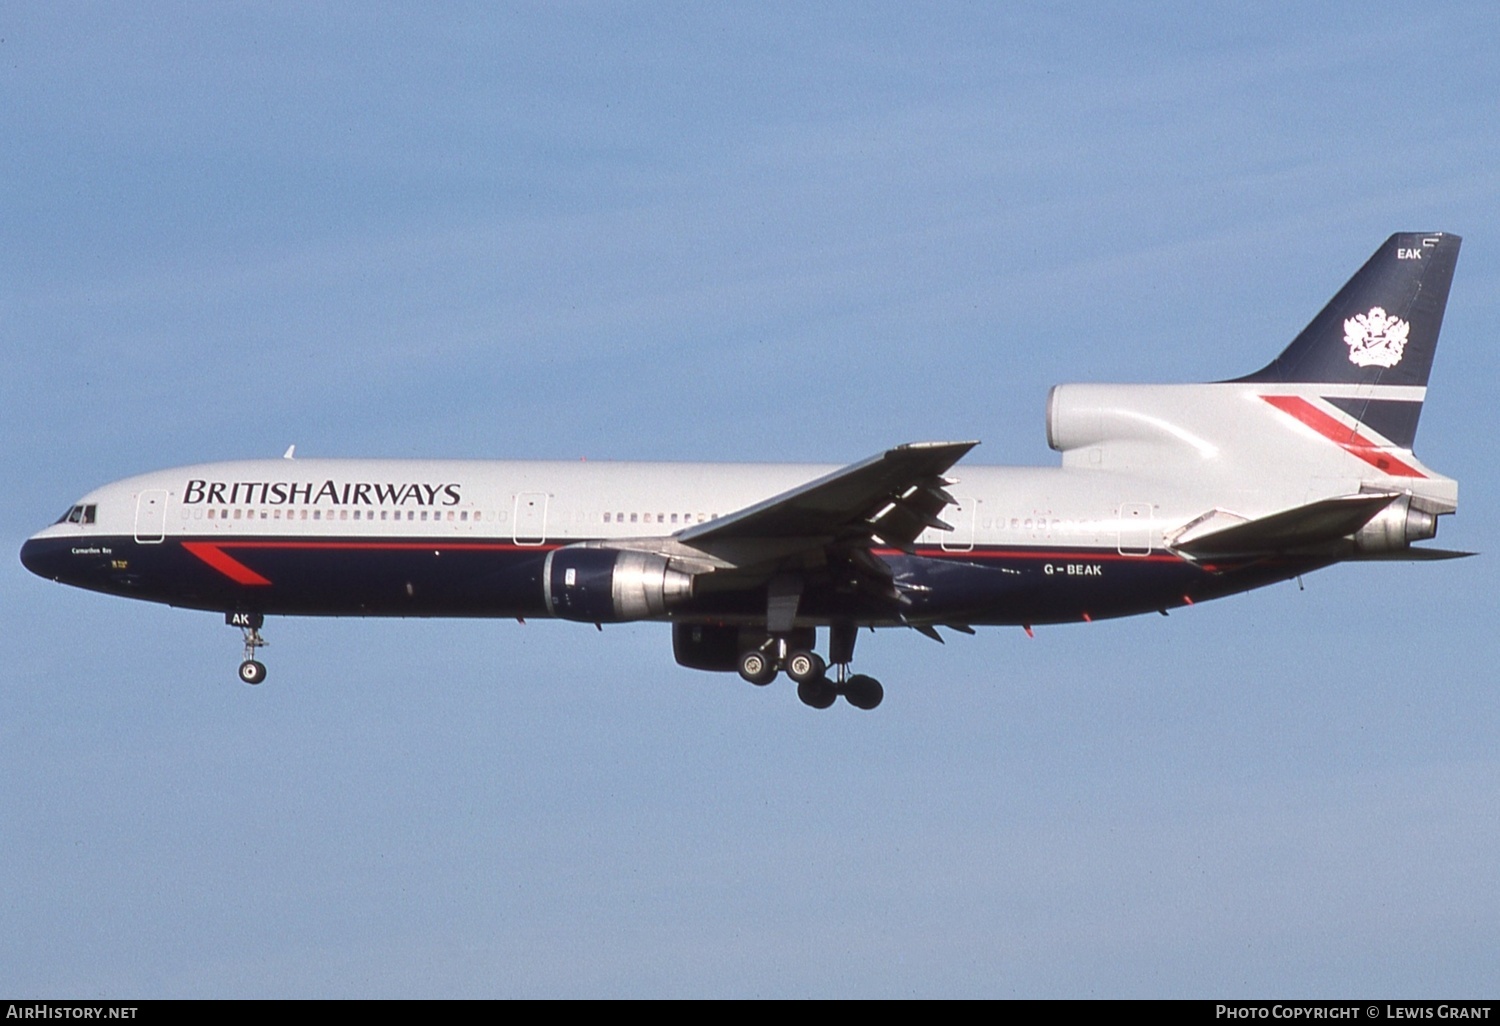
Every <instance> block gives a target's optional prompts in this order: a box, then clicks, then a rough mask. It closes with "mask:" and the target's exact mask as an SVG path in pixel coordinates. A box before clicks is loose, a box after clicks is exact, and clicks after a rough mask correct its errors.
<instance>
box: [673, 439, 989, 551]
mask: <svg viewBox="0 0 1500 1026" xmlns="http://www.w3.org/2000/svg"><path fill="white" fill-rule="evenodd" d="M978 444H979V443H978V442H915V443H912V444H910V445H900V446H897V447H896V448H894V449H887V450H886V451H885V452H883V453H880V454H879V455H876V456H871V457H870V458H869V459H867V460H861V461H860V462H859V463H854V464H851V465H849V466H847V467H844V468H843V469H842V470H836V471H834V472H833V473H832V474H828V475H826V476H824V477H820V478H818V479H817V480H815V481H809V482H808V483H807V484H805V485H801V486H800V487H797V488H793V489H792V490H791V491H789V492H783V493H782V494H780V495H776V496H773V497H771V498H769V499H766V500H765V501H764V502H757V503H756V504H755V505H753V506H747V507H745V508H744V509H742V510H739V511H738V512H735V513H730V514H729V515H727V516H722V517H719V518H718V519H717V520H711V521H709V522H708V523H704V524H697V525H694V526H693V527H689V528H687V529H686V530H684V531H681V532H679V533H678V535H677V539H678V540H679V541H681V542H682V543H684V544H686V545H691V546H692V547H694V548H697V549H702V550H704V551H707V552H717V551H720V550H726V549H732V550H736V551H739V550H745V549H746V548H747V545H746V543H749V544H750V546H751V547H753V546H754V544H755V543H762V544H764V545H765V551H766V552H767V553H769V554H772V558H774V554H775V553H779V552H785V551H787V550H788V549H789V548H791V549H795V548H814V547H824V546H828V545H853V546H856V547H864V548H868V547H869V546H871V545H874V544H883V545H887V546H891V547H894V548H901V549H910V548H911V546H912V544H913V543H914V542H915V541H916V540H917V536H918V535H920V534H921V533H922V532H923V531H924V530H926V529H927V528H929V527H931V528H936V529H937V530H940V531H951V530H952V528H951V527H950V526H948V525H947V524H945V523H943V521H942V520H940V519H939V518H938V513H940V512H942V510H943V508H944V507H945V506H947V505H949V504H951V503H953V502H954V499H953V496H951V495H949V494H948V493H947V491H945V490H944V486H945V485H947V484H950V483H951V482H949V481H948V480H946V479H945V478H944V477H943V473H944V472H945V471H946V470H948V468H949V467H951V466H953V464H955V463H957V462H958V461H959V460H960V459H961V458H963V456H964V454H965V453H967V452H968V451H969V450H970V449H972V448H974V446H976V445H978ZM765 543H769V544H765ZM787 543H791V545H788V544H787Z"/></svg>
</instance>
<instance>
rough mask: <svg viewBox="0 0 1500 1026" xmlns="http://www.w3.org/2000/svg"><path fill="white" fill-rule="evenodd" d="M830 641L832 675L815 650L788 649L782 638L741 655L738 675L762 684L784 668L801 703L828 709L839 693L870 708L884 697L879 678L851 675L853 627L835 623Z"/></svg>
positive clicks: (856, 705) (772, 640)
mask: <svg viewBox="0 0 1500 1026" xmlns="http://www.w3.org/2000/svg"><path fill="white" fill-rule="evenodd" d="M831 633H832V635H833V636H832V637H831V638H830V640H829V655H830V656H831V657H833V659H834V667H833V669H834V675H833V677H832V678H831V679H830V678H829V676H828V663H827V662H825V661H824V660H823V657H822V656H820V655H818V654H817V653H816V652H811V651H808V650H806V649H791V650H790V651H788V649H789V644H788V642H787V640H786V639H785V638H769V639H767V640H766V642H765V644H763V645H761V646H760V647H759V648H752V649H750V650H749V651H747V652H744V653H743V654H742V655H741V656H740V667H739V669H740V676H741V677H743V678H745V679H746V680H748V681H749V682H750V683H751V684H754V685H756V686H758V687H763V686H765V685H767V684H769V683H771V681H773V680H775V679H776V674H777V672H778V671H782V670H784V671H786V675H787V676H788V677H790V678H791V679H792V680H793V682H795V683H796V685H797V697H798V698H799V699H801V701H802V704H803V705H810V706H812V707H813V708H814V709H827V708H828V707H829V706H831V705H832V704H833V703H834V702H835V701H836V700H837V699H838V697H839V696H840V695H843V696H844V700H845V701H847V702H848V703H849V704H850V705H852V706H854V707H855V708H856V709H873V708H875V707H876V706H877V705H879V704H880V702H881V699H883V698H885V689H884V688H883V687H881V686H880V681H878V680H876V679H875V678H874V677H870V676H866V675H865V674H863V673H856V674H852V675H851V674H850V673H849V663H850V661H851V660H852V659H853V656H854V628H853V627H852V626H851V627H848V628H847V629H844V628H843V627H842V625H835V627H834V628H833V630H832V632H831Z"/></svg>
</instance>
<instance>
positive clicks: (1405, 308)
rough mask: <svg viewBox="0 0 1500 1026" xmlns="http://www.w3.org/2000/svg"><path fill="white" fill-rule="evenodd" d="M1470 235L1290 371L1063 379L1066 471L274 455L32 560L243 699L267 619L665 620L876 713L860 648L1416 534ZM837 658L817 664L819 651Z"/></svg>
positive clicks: (933, 462) (1436, 242) (1152, 598)
mask: <svg viewBox="0 0 1500 1026" xmlns="http://www.w3.org/2000/svg"><path fill="white" fill-rule="evenodd" d="M1460 243H1461V240H1460V238H1459V237H1458V236H1457V235H1453V234H1449V233H1442V232H1411V233H1399V234H1396V235H1392V236H1391V237H1390V238H1389V239H1388V240H1386V242H1385V243H1384V244H1383V245H1382V246H1381V247H1380V248H1379V249H1378V250H1377V251H1376V252H1375V254H1374V255H1373V256H1372V257H1371V258H1370V259H1369V260H1368V261H1367V262H1366V263H1365V264H1364V266H1363V267H1361V268H1360V270H1359V271H1357V272H1356V273H1355V274H1354V276H1353V277H1352V278H1351V279H1350V280H1349V281H1348V283H1347V284H1345V285H1344V287H1343V288H1342V289H1341V290H1340V291H1339V292H1338V293H1337V295H1335V296H1334V298H1333V299H1332V300H1331V301H1330V302H1329V303H1328V305H1327V306H1326V307H1324V308H1323V310H1322V312H1320V313H1319V314H1318V315H1317V316H1316V317H1315V318H1313V320H1312V322H1311V323H1310V324H1309V325H1308V326H1307V327H1306V329H1304V330H1303V331H1302V332H1301V334H1299V335H1298V336H1297V337H1296V338H1295V339H1294V340H1293V341H1292V343H1291V344H1290V345H1289V346H1288V347H1287V348H1286V349H1285V351H1283V352H1282V353H1281V354H1280V355H1279V356H1278V357H1276V359H1274V360H1273V361H1271V362H1270V363H1269V364H1267V365H1266V366H1265V367H1263V368H1262V369H1261V370H1259V371H1256V372H1255V373H1253V374H1249V375H1246V376H1244V377H1240V378H1234V379H1231V380H1227V381H1219V382H1213V383H1207V384H1166V385H1107V384H1071V385H1059V386H1057V387H1055V388H1053V389H1052V391H1051V393H1050V395H1049V397H1048V400H1047V415H1046V428H1047V441H1048V444H1049V445H1050V446H1051V448H1052V449H1054V450H1056V451H1057V452H1059V453H1060V454H1061V461H1060V465H1059V466H1053V467H977V466H975V467H969V466H966V467H965V468H964V470H963V471H962V472H961V473H959V472H957V471H955V470H954V467H955V465H956V464H957V463H958V462H959V461H960V460H961V459H962V458H963V457H964V456H965V455H967V454H968V452H969V451H970V450H971V449H972V448H973V447H974V446H975V445H976V444H977V443H975V442H972V441H957V442H917V443H911V444H906V445H898V446H896V447H894V448H890V449H887V450H885V451H883V452H880V453H878V454H876V455H874V456H871V457H869V458H868V459H865V460H861V461H860V462H857V463H853V464H850V465H848V466H843V467H838V466H809V465H797V464H774V463H760V464H710V463H627V462H602V463H601V462H576V463H575V462H536V461H532V462H502V461H489V460H482V461H481V460H468V461H455V460H367V459H300V458H297V457H296V454H295V446H294V447H292V448H291V449H288V450H287V452H286V454H285V456H284V457H283V458H281V459H264V460H246V461H238V462H222V463H209V464H203V465H199V466H190V467H182V468H178V469H173V470H164V471H160V472H156V473H150V474H145V475H141V476H138V477H131V478H127V479H125V480H122V481H117V482H115V483H113V484H108V485H105V486H104V487H102V488H98V489H96V490H94V491H92V492H90V493H89V494H87V495H85V496H83V497H82V498H81V499H79V500H78V501H77V502H76V503H74V504H73V505H72V506H70V507H69V508H68V510H67V512H66V513H64V514H63V516H62V517H61V518H60V519H59V520H58V521H57V522H56V523H54V524H53V525H51V526H50V527H47V528H46V529H45V530H42V531H40V532H39V533H37V534H36V535H34V536H33V537H31V538H30V539H29V540H28V541H26V543H25V544H24V546H23V547H22V549H21V561H22V563H23V564H25V566H26V567H27V569H29V570H31V571H32V572H33V573H36V574H38V575H40V576H41V577H44V578H48V579H50V580H54V581H60V582H62V583H64V584H70V585H73V586H75V587H79V588H86V589H89V590H92V591H100V592H105V593H108V594H113V595H123V596H127V597H130V598H138V599H144V600H147V601H152V602H161V603H167V604H170V605H173V606H179V607H185V608H188V609H197V610H208V611H213V612H218V613H222V614H224V618H225V622H226V623H228V624H230V625H232V626H237V627H239V628H240V629H241V631H242V637H243V641H244V660H243V662H241V664H240V669H239V676H240V679H241V680H243V681H244V682H245V683H247V684H259V683H261V682H262V681H263V680H264V679H265V677H266V668H265V665H264V664H263V663H262V662H261V661H260V660H259V659H257V658H256V655H257V650H258V649H259V648H260V647H262V646H263V645H264V644H265V643H266V642H265V639H264V637H263V636H262V634H261V628H262V627H263V626H264V620H265V617H266V616H278V615H280V616H341V615H355V616H408V617H410V616H418V617H422V616H444V617H510V618H516V619H518V620H521V621H522V622H524V621H525V620H526V619H527V618H534V617H535V618H540V617H555V618H560V619H564V620H572V621H578V622H582V623H591V624H594V625H595V626H596V627H599V628H600V629H602V625H603V624H606V623H623V622H629V621H641V620H646V621H665V622H669V623H670V624H671V625H672V649H673V654H674V656H675V657H676V660H677V662H678V663H679V664H681V665H682V666H685V667H689V668H692V669H697V670H707V671H721V672H735V671H737V672H738V673H739V674H740V676H741V677H743V678H744V679H745V680H747V681H749V682H750V683H752V684H756V685H765V684H768V683H770V682H771V681H772V680H773V679H774V678H775V677H776V676H777V675H778V674H779V673H785V674H786V676H787V677H789V678H790V679H791V680H792V681H794V682H795V683H796V685H797V695H798V697H799V698H800V699H801V700H802V702H804V703H806V704H807V705H809V706H812V707H814V708H820V709H821V708H827V707H828V706H830V705H832V704H833V703H834V702H835V701H836V700H837V698H838V697H839V696H843V697H844V699H845V700H846V701H847V702H848V703H849V704H851V705H853V706H855V707H856V708H861V709H873V708H875V707H876V706H878V705H879V704H880V702H881V700H882V698H883V696H884V688H883V686H882V685H881V683H880V682H879V681H878V680H876V679H875V678H874V677H871V676H868V675H866V674H860V673H852V672H851V664H852V662H853V659H854V648H855V642H856V638H857V637H858V632H859V630H860V628H871V629H875V628H893V627H901V628H913V629H915V630H917V631H919V632H921V633H922V634H925V635H927V636H929V637H932V638H935V639H938V640H942V636H941V634H940V633H939V628H945V629H948V630H952V631H957V632H962V633H966V634H972V633H974V628H975V627H979V626H1001V625H1010V626H1022V627H1024V628H1025V630H1026V632H1027V633H1028V634H1029V633H1031V632H1032V628H1033V627H1034V626H1037V625H1041V624H1061V623H1077V622H1086V621H1091V620H1099V619H1104V618H1107V617H1120V616H1129V615H1133V614H1139V613H1156V612H1160V613H1161V614H1163V615H1165V614H1166V613H1167V611H1168V610H1170V609H1174V608H1178V607H1182V606H1188V605H1192V604H1194V603H1197V602H1202V601H1205V600H1208V599H1213V598H1218V597H1221V596H1224V595H1229V594H1234V593H1239V592H1243V591H1247V590H1249V589H1252V588H1257V587H1261V586H1264V585H1267V584H1271V583H1274V582H1279V581H1284V580H1290V579H1292V578H1296V577H1300V576H1301V575H1303V574H1306V573H1308V572H1310V571H1313V570H1316V569H1319V568H1321V567H1325V566H1328V565H1330V564H1333V563H1337V562H1340V561H1343V560H1391V559H1396V560H1430V559H1446V558H1453V557H1457V556H1465V555H1470V553H1464V552H1451V551H1447V550H1442V549H1433V548H1422V547H1417V546H1415V545H1414V544H1413V543H1415V542H1419V541H1425V540H1428V539H1431V538H1433V537H1435V536H1436V533H1437V518H1438V517H1440V516H1443V515H1444V514H1449V513H1454V512H1456V510H1457V508H1458V484H1457V482H1456V481H1454V480H1453V479H1451V478H1448V477H1444V476H1443V475H1441V474H1438V473H1436V472H1434V471H1432V470H1430V469H1428V468H1427V467H1426V466H1424V465H1423V464H1422V463H1421V462H1420V461H1419V460H1418V459H1417V458H1416V457H1415V456H1414V455H1413V453H1412V445H1413V442H1414V439H1415V437H1416V430H1417V421H1418V417H1419V416H1420V414H1421V412H1422V404H1423V402H1424V400H1425V399H1426V393H1427V380H1428V376H1429V372H1430V370H1431V367H1432V359H1433V354H1434V352H1435V350H1436V346H1437V339H1438V332H1439V329H1440V327H1441V325H1442V319H1443V311H1444V308H1445V307H1446V305H1447V300H1448V291H1449V286H1450V284H1451V282H1452V277H1453V269H1454V266H1455V263H1456V261H1457V258H1458V250H1459V245H1460ZM819 631H824V632H826V636H827V639H828V644H827V647H826V649H824V651H825V652H826V656H825V655H820V654H818V652H817V649H818V642H817V638H818V632H819Z"/></svg>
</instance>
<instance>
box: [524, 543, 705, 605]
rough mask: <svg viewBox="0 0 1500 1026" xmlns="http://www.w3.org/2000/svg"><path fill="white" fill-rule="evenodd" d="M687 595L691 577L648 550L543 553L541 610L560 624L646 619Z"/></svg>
mask: <svg viewBox="0 0 1500 1026" xmlns="http://www.w3.org/2000/svg"><path fill="white" fill-rule="evenodd" d="M692 594H693V577H692V575H691V574H688V573H684V572H683V571H681V570H674V569H673V568H672V566H671V563H670V561H669V560H668V559H667V557H665V556H661V555H657V554H656V553H654V552H636V551H632V550H628V549H609V548H597V547H591V546H584V545H568V546H565V547H563V548H560V549H554V550H552V551H551V552H549V553H548V554H547V562H546V563H545V564H544V566H543V568H542V595H543V598H544V599H545V601H546V603H547V612H548V613H549V614H551V615H553V616H558V617H562V618H563V619H565V620H580V621H583V622H584V623H623V622H625V621H627V620H649V619H652V618H654V617H658V616H661V615H663V614H664V613H666V611H667V610H668V609H671V608H672V607H673V606H676V605H678V604H679V603H681V602H683V601H685V600H686V599H688V598H690V597H691V596H692Z"/></svg>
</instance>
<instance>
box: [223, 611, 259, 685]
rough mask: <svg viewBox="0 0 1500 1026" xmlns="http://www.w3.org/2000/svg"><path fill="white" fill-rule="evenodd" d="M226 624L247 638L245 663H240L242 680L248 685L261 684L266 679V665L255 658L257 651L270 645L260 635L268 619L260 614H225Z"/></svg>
mask: <svg viewBox="0 0 1500 1026" xmlns="http://www.w3.org/2000/svg"><path fill="white" fill-rule="evenodd" d="M224 622H225V623H227V624H229V625H230V626H231V627H238V628H239V629H240V633H241V634H243V635H244V636H245V661H244V662H242V663H240V680H242V681H244V682H245V683H246V684H259V683H260V682H261V681H263V680H265V679H266V664H265V663H263V662H261V661H260V660H259V659H256V658H255V650H256V649H257V648H264V647H265V646H266V645H268V644H270V642H268V641H267V640H266V639H265V638H263V637H261V634H260V629H261V627H262V626H263V625H264V624H265V622H266V618H265V617H264V616H262V615H261V614H260V613H225V614H224Z"/></svg>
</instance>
